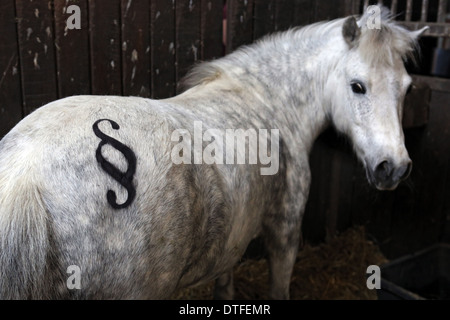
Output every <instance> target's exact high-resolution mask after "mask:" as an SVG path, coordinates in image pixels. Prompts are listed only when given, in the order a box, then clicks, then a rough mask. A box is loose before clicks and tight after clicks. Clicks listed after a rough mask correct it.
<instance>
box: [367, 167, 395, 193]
mask: <svg viewBox="0 0 450 320" xmlns="http://www.w3.org/2000/svg"><path fill="white" fill-rule="evenodd" d="M366 177H367V181H368V182H369V184H370V185H371V186H372V187H374V188H376V189H377V190H380V191H393V190H395V189H396V188H397V186H398V185H399V183H400V181H392V180H387V181H379V180H377V179H375V177H374V176H373V174H372V172H371V171H370V170H369V169H367V168H366Z"/></svg>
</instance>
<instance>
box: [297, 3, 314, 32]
mask: <svg viewBox="0 0 450 320" xmlns="http://www.w3.org/2000/svg"><path fill="white" fill-rule="evenodd" d="M293 11H294V15H293V22H292V25H293V26H305V25H308V24H311V23H313V22H314V16H315V3H314V0H296V1H295V6H294V8H293Z"/></svg>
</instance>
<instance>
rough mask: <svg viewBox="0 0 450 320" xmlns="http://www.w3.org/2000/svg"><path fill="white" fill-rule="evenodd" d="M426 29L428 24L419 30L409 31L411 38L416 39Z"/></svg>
mask: <svg viewBox="0 0 450 320" xmlns="http://www.w3.org/2000/svg"><path fill="white" fill-rule="evenodd" d="M428 29H430V27H429V26H425V27H423V28H422V29H419V30H416V31H412V32H411V36H412V38H413V39H414V40H418V39H419V38H420V37H421V36H422V34H423V33H424V32H425V31H427V30H428Z"/></svg>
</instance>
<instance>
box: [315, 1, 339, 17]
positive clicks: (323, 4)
mask: <svg viewBox="0 0 450 320" xmlns="http://www.w3.org/2000/svg"><path fill="white" fill-rule="evenodd" d="M344 1H345V0H336V1H333V5H332V6H331V5H330V1H329V0H316V1H315V2H314V3H315V5H316V7H315V10H314V11H315V18H314V21H315V22H316V21H324V20H333V19H336V18H340V17H344V16H345V15H346V14H345V13H346V12H345V2H344Z"/></svg>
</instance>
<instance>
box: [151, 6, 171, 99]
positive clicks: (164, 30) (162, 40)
mask: <svg viewBox="0 0 450 320" xmlns="http://www.w3.org/2000/svg"><path fill="white" fill-rule="evenodd" d="M150 50H151V84H152V90H151V91H152V97H153V98H155V99H161V98H167V97H171V96H173V95H174V94H175V5H174V2H172V5H170V2H169V4H168V2H167V1H166V0H153V1H151V48H150Z"/></svg>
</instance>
